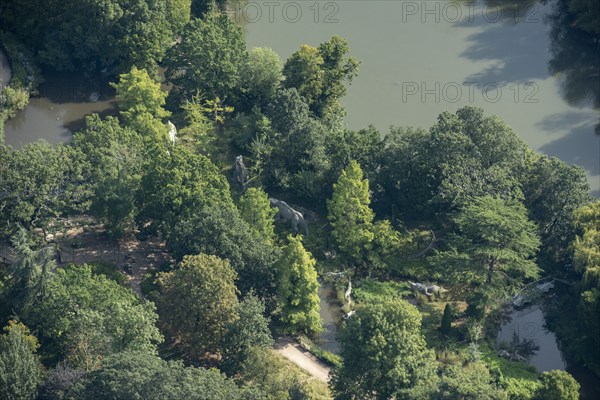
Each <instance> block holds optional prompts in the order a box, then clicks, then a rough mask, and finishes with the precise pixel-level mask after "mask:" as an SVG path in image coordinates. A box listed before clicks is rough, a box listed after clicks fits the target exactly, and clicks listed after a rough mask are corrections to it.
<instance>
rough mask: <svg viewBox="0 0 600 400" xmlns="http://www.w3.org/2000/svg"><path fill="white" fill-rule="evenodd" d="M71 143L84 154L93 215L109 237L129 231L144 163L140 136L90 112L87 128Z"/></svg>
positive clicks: (135, 213)
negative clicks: (91, 195)
mask: <svg viewBox="0 0 600 400" xmlns="http://www.w3.org/2000/svg"><path fill="white" fill-rule="evenodd" d="M73 144H74V146H75V147H76V148H77V149H79V150H81V153H83V157H82V158H83V160H84V161H85V164H84V165H85V171H86V176H89V178H90V184H91V188H92V190H93V193H94V196H93V197H92V205H91V208H90V210H91V212H92V215H94V216H96V217H97V218H98V219H99V220H100V221H102V222H103V223H104V224H105V227H106V230H107V232H108V234H109V235H110V236H112V237H120V236H123V235H124V234H126V233H130V232H132V231H133V229H134V228H135V217H136V216H137V212H138V207H137V204H136V198H135V197H136V194H137V192H138V190H139V189H140V185H141V179H142V172H143V171H144V166H145V165H146V157H145V154H146V150H145V147H144V141H143V138H142V136H141V135H140V134H138V133H137V132H135V131H133V130H132V129H130V128H123V127H121V126H120V125H119V122H118V120H117V119H116V118H114V117H107V118H106V119H104V120H102V119H100V117H99V116H98V115H97V114H93V115H91V116H88V117H87V118H86V128H85V129H84V130H83V131H82V132H78V133H76V134H75V135H74V137H73Z"/></svg>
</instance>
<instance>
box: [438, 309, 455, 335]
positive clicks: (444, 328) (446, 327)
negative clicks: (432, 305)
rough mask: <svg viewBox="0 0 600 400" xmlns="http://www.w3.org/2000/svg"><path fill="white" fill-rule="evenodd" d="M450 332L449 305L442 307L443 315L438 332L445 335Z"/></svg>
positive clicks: (450, 313)
mask: <svg viewBox="0 0 600 400" xmlns="http://www.w3.org/2000/svg"><path fill="white" fill-rule="evenodd" d="M451 330H452V309H451V307H450V303H447V304H446V307H444V314H443V315H442V323H441V325H440V332H442V333H443V334H444V335H447V334H449V333H450V331H451Z"/></svg>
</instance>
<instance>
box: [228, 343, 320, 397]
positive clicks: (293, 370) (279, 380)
mask: <svg viewBox="0 0 600 400" xmlns="http://www.w3.org/2000/svg"><path fill="white" fill-rule="evenodd" d="M239 373H240V379H241V381H242V382H244V383H245V384H246V385H254V386H256V387H258V389H260V390H261V391H262V392H263V393H264V394H265V397H258V396H255V397H252V400H255V399H258V400H263V399H264V400H295V399H300V400H304V399H306V400H308V399H311V400H328V399H331V396H330V394H329V390H327V385H326V384H325V383H324V382H321V381H317V380H315V378H311V377H310V376H309V375H308V374H307V373H306V372H305V371H304V370H301V369H300V368H299V367H297V366H296V365H295V364H293V363H292V362H290V361H287V360H286V359H285V358H283V357H282V356H280V355H278V354H277V353H276V352H275V351H273V350H272V349H262V348H253V349H251V351H250V353H249V356H248V358H247V359H246V361H245V362H244V363H243V364H242V367H241V368H240V370H239Z"/></svg>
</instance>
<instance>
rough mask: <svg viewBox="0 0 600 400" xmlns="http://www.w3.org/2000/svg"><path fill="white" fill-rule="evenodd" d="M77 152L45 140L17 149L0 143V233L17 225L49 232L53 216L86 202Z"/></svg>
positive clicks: (9, 233)
mask: <svg viewBox="0 0 600 400" xmlns="http://www.w3.org/2000/svg"><path fill="white" fill-rule="evenodd" d="M80 156H81V155H80V153H79V152H78V150H76V149H75V148H73V147H72V146H67V145H55V146H51V145H50V144H49V143H47V142H45V141H38V142H34V143H30V144H28V145H26V146H24V147H23V148H21V149H19V150H11V149H10V148H8V147H5V146H3V145H0V220H2V221H3V222H4V223H3V224H2V225H0V235H1V236H2V237H3V238H4V239H5V240H6V239H7V238H8V237H10V236H12V234H13V233H14V230H15V229H16V227H17V226H18V225H21V226H23V227H24V228H26V229H28V230H29V229H33V228H41V229H42V230H43V231H44V232H45V233H50V232H49V231H52V230H53V229H54V227H55V225H53V224H52V222H53V220H54V219H55V218H57V217H64V216H66V215H69V214H72V213H75V212H82V211H85V210H86V209H87V207H88V206H89V202H88V199H89V195H90V191H89V185H88V183H87V180H86V178H85V176H84V173H83V169H82V164H81V163H80V162H79V159H80Z"/></svg>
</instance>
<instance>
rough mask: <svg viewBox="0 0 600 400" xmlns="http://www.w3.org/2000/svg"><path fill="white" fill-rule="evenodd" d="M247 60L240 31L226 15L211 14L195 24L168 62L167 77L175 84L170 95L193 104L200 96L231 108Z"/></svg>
mask: <svg viewBox="0 0 600 400" xmlns="http://www.w3.org/2000/svg"><path fill="white" fill-rule="evenodd" d="M246 57H247V53H246V43H245V41H244V37H243V35H242V31H241V28H240V27H238V26H237V25H236V24H235V22H234V21H233V20H232V19H230V18H229V17H228V16H227V15H225V14H221V13H218V12H210V13H209V14H207V15H206V16H205V17H204V18H203V19H201V20H200V19H194V20H192V21H191V22H190V23H189V24H188V25H187V26H186V27H185V28H184V30H183V33H182V35H181V40H180V41H179V42H178V43H177V44H176V45H175V46H174V47H172V48H171V49H170V50H169V52H168V53H167V57H166V59H165V65H166V66H167V71H166V73H165V76H166V77H167V80H168V82H170V83H172V84H173V89H172V91H171V95H173V96H175V98H176V99H188V100H190V99H191V98H192V96H193V95H195V94H197V93H198V92H199V93H200V94H201V95H203V96H205V97H206V98H208V99H215V98H217V97H219V98H221V99H223V101H225V102H226V103H229V104H231V100H232V99H233V98H234V97H236V96H237V95H238V94H239V93H238V91H239V84H240V69H241V68H242V66H243V65H244V63H245V61H246Z"/></svg>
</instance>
